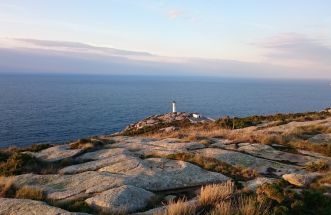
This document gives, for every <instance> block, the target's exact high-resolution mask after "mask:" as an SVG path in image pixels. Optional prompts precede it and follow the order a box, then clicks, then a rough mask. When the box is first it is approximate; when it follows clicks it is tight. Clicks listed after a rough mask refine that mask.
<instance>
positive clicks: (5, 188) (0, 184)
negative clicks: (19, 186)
mask: <svg viewBox="0 0 331 215" xmlns="http://www.w3.org/2000/svg"><path fill="white" fill-rule="evenodd" d="M15 192H16V190H15V187H14V178H12V177H3V176H0V197H2V198H4V197H12V196H14V195H15Z"/></svg>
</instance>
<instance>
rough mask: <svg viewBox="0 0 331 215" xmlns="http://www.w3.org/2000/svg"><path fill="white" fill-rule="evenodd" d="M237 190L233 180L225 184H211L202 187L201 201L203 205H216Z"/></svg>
mask: <svg viewBox="0 0 331 215" xmlns="http://www.w3.org/2000/svg"><path fill="white" fill-rule="evenodd" d="M234 192H235V185H234V182H233V181H227V182H225V183H223V184H211V185H207V186H205V187H202V188H201V192H200V195H199V203H200V205H201V206H210V205H216V204H217V203H218V202H220V201H223V200H226V199H228V198H230V197H231V195H232V194H233V193H234Z"/></svg>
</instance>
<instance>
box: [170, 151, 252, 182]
mask: <svg viewBox="0 0 331 215" xmlns="http://www.w3.org/2000/svg"><path fill="white" fill-rule="evenodd" d="M167 158H169V159H173V160H181V161H186V162H189V163H192V164H195V165H197V166H200V167H201V168H203V169H206V170H208V171H212V172H219V173H222V174H224V175H226V176H229V177H231V178H233V179H234V180H244V181H247V180H250V179H253V178H255V177H256V176H257V173H256V171H255V170H253V169H249V168H244V167H239V166H232V165H230V164H228V163H225V162H223V161H219V160H217V159H215V158H208V157H204V156H201V155H197V154H190V153H177V154H171V155H168V156H167Z"/></svg>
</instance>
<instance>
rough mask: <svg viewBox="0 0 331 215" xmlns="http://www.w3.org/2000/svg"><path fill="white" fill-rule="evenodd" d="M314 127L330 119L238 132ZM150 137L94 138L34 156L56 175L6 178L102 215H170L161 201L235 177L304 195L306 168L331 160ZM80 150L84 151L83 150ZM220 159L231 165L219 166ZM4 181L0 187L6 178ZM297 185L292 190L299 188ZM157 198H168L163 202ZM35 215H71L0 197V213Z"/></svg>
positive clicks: (216, 141)
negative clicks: (286, 184)
mask: <svg viewBox="0 0 331 215" xmlns="http://www.w3.org/2000/svg"><path fill="white" fill-rule="evenodd" d="M191 117H192V116H191V115H190V114H187V113H177V114H173V113H169V114H165V115H159V116H152V117H149V118H147V119H146V120H143V121H141V122H139V123H136V124H134V125H131V126H129V127H128V129H133V130H132V131H137V130H139V129H142V128H145V127H146V126H147V127H153V126H155V128H157V130H156V131H159V132H163V133H167V132H168V133H169V132H170V133H171V132H173V131H174V130H176V129H178V128H180V126H179V127H177V125H178V124H176V123H179V124H180V123H195V121H194V119H191ZM172 123H174V124H172ZM169 125H170V126H169ZM309 125H313V126H316V125H317V126H319V125H323V126H331V120H330V119H329V118H328V119H325V120H315V121H313V122H292V123H288V124H286V125H278V124H277V125H276V126H274V125H273V124H268V125H266V124H264V125H263V126H251V127H249V128H247V129H238V130H235V132H241V131H245V132H247V131H249V132H253V133H254V132H256V133H258V134H270V133H271V134H282V133H286V132H288V130H291V129H292V130H295V128H296V127H297V126H309ZM163 126H164V127H163ZM270 126H271V127H270ZM160 129H161V130H160ZM292 130H291V132H292ZM232 131H233V130H231V131H229V132H232ZM254 134H255V133H254ZM309 135H310V136H309ZM309 135H308V136H305V138H306V139H307V138H309V137H310V138H309V139H308V141H311V142H312V144H314V143H313V142H314V141H315V142H316V143H326V142H328V141H329V139H328V138H329V137H328V135H329V134H318V135H315V136H312V135H311V134H309ZM146 136H147V135H146ZM150 136H151V135H148V137H144V136H133V137H132V136H120V135H117V136H103V137H102V138H101V137H98V138H96V139H93V140H95V141H99V140H100V141H101V142H102V144H101V143H100V144H95V145H93V144H88V143H89V142H88V143H87V144H88V145H87V146H88V148H86V147H85V146H84V145H82V146H80V145H79V144H84V142H82V143H81V142H74V144H64V145H58V146H54V147H51V148H48V149H45V150H42V151H39V152H34V153H31V152H30V154H31V155H33V156H35V157H36V158H38V159H40V160H42V161H44V162H48V163H43V164H47V165H48V164H49V165H50V166H51V165H54V166H55V167H56V168H54V170H53V169H52V171H51V172H53V173H54V174H48V175H47V174H44V175H43V174H42V173H43V171H40V172H39V171H36V172H38V173H41V174H32V173H30V174H22V175H17V176H14V177H13V178H12V179H9V178H8V180H10V181H13V185H14V187H15V189H20V188H21V187H25V188H33V189H36V190H40V191H42V192H43V193H44V194H45V198H46V200H45V201H46V202H61V203H62V202H68V201H78V200H79V201H80V202H83V203H84V204H85V203H86V205H85V206H86V207H88V206H90V207H91V208H94V209H95V211H96V212H95V213H99V212H100V210H102V211H106V212H109V213H111V212H124V211H125V213H135V212H137V211H139V212H140V213H139V214H153V213H155V212H160V211H161V212H162V211H165V210H166V206H162V203H165V202H167V201H170V200H173V199H178V198H181V197H182V196H183V195H186V194H188V195H187V196H188V197H189V199H188V200H190V201H191V202H194V200H192V199H196V198H195V197H196V195H197V193H198V192H197V190H199V189H200V187H201V186H203V185H206V184H216V183H222V182H224V181H227V180H229V179H231V178H230V177H233V178H234V179H237V180H243V181H241V183H242V184H243V185H244V187H245V189H247V190H250V191H253V192H254V191H255V190H256V189H257V187H259V186H261V185H263V184H265V183H276V182H278V181H279V179H280V178H281V177H282V178H283V179H284V180H286V181H288V182H289V183H290V184H293V185H295V186H299V187H302V188H300V189H301V190H303V189H306V188H307V186H308V185H309V184H310V183H311V182H312V181H313V180H314V179H315V178H316V177H317V176H318V174H315V173H307V170H306V169H305V167H306V166H307V165H306V164H307V163H316V162H317V161H319V160H323V161H325V165H328V164H330V158H329V157H327V156H326V155H321V154H319V153H316V152H312V151H304V150H299V149H298V150H296V151H294V150H291V152H289V151H286V150H287V149H288V148H287V147H286V146H284V145H280V144H276V143H273V142H272V143H271V144H270V145H263V144H260V143H256V142H254V143H250V142H240V140H239V139H238V140H236V139H232V137H231V136H230V137H229V136H228V138H231V140H229V139H226V137H227V136H226V135H224V136H223V137H222V138H220V137H218V136H211V137H210V138H205V139H203V140H201V138H200V137H199V138H196V139H195V140H194V141H189V142H186V139H185V140H183V139H176V138H164V139H161V138H149V137H150ZM169 136H172V135H169ZM156 137H158V136H157V135H156ZM306 139H305V140H306ZM184 141H185V142H184ZM204 141H205V142H204ZM246 141H250V140H246ZM76 143H79V144H76ZM202 143H205V144H202ZM80 147H82V148H83V149H79V148H80ZM84 147H85V148H84ZM72 148H78V149H72ZM199 155H201V156H199ZM181 156H183V157H181ZM170 158H171V159H170ZM211 158H212V159H211ZM174 159H178V160H174ZM179 159H182V160H179ZM215 159H217V160H219V161H222V162H225V163H226V164H224V163H222V162H216V160H215ZM184 160H185V161H184ZM186 161H189V162H186ZM52 162H54V163H52ZM208 162H210V163H208ZM198 165H201V167H203V168H205V169H203V168H201V167H200V166H198ZM214 166H216V167H214ZM237 167H240V168H237ZM245 167H247V168H249V169H254V170H256V172H257V173H259V175H258V176H256V174H255V172H253V171H250V170H247V169H245ZM212 171H215V172H212ZM314 171H315V170H314ZM316 171H318V170H316ZM46 172H47V171H46ZM223 173H224V174H225V175H223ZM253 173H254V174H253ZM245 174H246V175H245ZM254 177H255V178H254ZM3 179H4V180H0V188H1V187H2V184H1V183H5V182H6V179H7V178H3ZM251 179H253V180H251ZM247 180H249V181H247ZM293 185H290V186H292V187H294V186H293ZM159 194H161V196H163V197H164V196H166V197H165V198H163V197H162V198H160V197H159ZM154 197H158V198H159V199H158V198H154ZM155 199H158V201H159V202H158V204H156V205H154V206H155V207H156V208H154V209H151V210H148V211H145V212H144V210H147V208H148V209H150V204H149V203H150V201H151V200H154V201H155ZM195 201H196V200H195ZM195 203H196V202H195ZM37 210H38V212H36V211H37ZM30 211H31V214H34V213H36V214H40V213H39V211H40V212H41V213H42V214H71V213H70V212H67V211H64V210H62V209H59V208H54V207H52V206H49V205H47V204H45V203H43V202H38V201H32V200H22V199H0V214H29V213H30Z"/></svg>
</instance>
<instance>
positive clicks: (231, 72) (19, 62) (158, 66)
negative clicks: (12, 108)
mask: <svg viewBox="0 0 331 215" xmlns="http://www.w3.org/2000/svg"><path fill="white" fill-rule="evenodd" d="M286 41H288V40H286ZM286 44H287V43H286ZM283 45H284V44H283ZM283 45H282V43H280V42H279V41H278V40H273V41H271V42H270V41H269V42H268V43H265V44H264V46H265V47H268V48H273V49H275V47H279V46H280V47H282V46H283ZM1 47H2V48H1ZM0 59H1V61H0V73H1V72H2V73H4V72H5V73H8V72H9V73H76V74H119V75H200V76H221V77H240V78H245V77H248V78H296V77H300V78H318V77H319V78H322V77H328V78H331V74H330V73H328V74H326V73H323V74H321V76H318V75H316V72H314V73H312V72H311V70H310V69H305V68H304V69H301V68H300V69H299V70H298V69H295V68H293V67H287V66H283V65H274V64H271V63H248V62H240V61H234V60H223V59H205V58H185V57H177V58H172V57H165V56H157V55H153V54H151V53H146V52H132V51H127V50H120V49H113V48H108V47H98V46H93V45H88V44H83V43H75V42H73V43H72V42H62V41H47V40H34V39H6V40H1V39H0ZM298 74H299V75H298ZM322 75H324V76H322Z"/></svg>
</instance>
